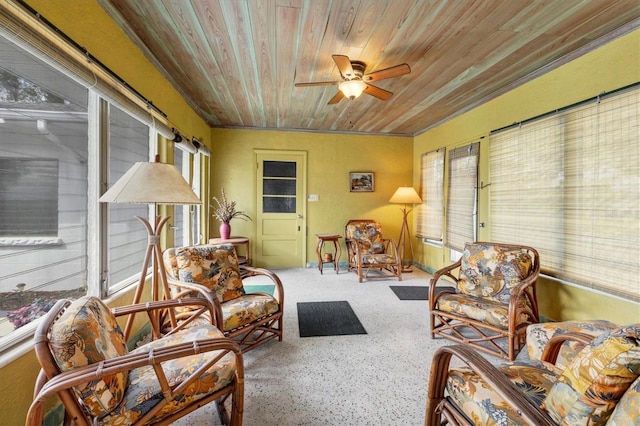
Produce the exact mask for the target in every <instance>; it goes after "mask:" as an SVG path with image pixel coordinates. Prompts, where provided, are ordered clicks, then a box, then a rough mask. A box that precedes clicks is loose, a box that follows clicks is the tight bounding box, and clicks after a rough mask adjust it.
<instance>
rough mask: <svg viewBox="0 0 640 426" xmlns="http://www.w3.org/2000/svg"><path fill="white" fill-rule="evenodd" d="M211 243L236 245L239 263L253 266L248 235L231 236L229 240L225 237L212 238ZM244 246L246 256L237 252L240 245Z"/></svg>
mask: <svg viewBox="0 0 640 426" xmlns="http://www.w3.org/2000/svg"><path fill="white" fill-rule="evenodd" d="M209 244H232V245H233V246H234V247H236V254H237V255H238V265H247V266H251V247H250V246H249V238H247V237H231V238H229V239H228V240H225V239H224V238H210V239H209ZM240 246H244V256H240V254H239V253H238V252H237V250H238V247H240Z"/></svg>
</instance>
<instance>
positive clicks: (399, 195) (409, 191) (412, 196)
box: [389, 186, 422, 204]
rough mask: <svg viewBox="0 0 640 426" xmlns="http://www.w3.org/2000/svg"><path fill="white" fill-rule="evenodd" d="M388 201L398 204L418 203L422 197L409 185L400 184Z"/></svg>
mask: <svg viewBox="0 0 640 426" xmlns="http://www.w3.org/2000/svg"><path fill="white" fill-rule="evenodd" d="M389 202H390V203H398V204H418V203H421V202H422V199H421V198H420V196H419V195H418V193H417V192H416V190H415V189H413V187H411V186H401V187H400V188H398V189H397V190H396V192H395V193H394V194H393V195H392V196H391V198H390V199H389Z"/></svg>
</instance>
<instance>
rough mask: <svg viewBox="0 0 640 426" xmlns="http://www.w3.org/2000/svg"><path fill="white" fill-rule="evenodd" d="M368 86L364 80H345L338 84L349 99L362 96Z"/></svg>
mask: <svg viewBox="0 0 640 426" xmlns="http://www.w3.org/2000/svg"><path fill="white" fill-rule="evenodd" d="M366 87H367V85H366V83H365V82H364V81H362V80H348V81H343V82H342V83H340V84H339V85H338V89H340V91H341V92H342V93H343V94H344V95H345V96H346V97H347V98H349V99H355V98H357V97H358V96H360V95H361V94H362V91H363V90H364V89H365V88H366Z"/></svg>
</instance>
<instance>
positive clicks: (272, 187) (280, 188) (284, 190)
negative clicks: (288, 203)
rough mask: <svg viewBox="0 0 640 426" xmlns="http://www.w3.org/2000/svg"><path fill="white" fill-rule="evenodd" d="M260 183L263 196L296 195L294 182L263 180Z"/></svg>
mask: <svg viewBox="0 0 640 426" xmlns="http://www.w3.org/2000/svg"><path fill="white" fill-rule="evenodd" d="M262 182H263V185H264V187H263V194H265V195H296V181H295V180H276V179H264V180H263V181H262Z"/></svg>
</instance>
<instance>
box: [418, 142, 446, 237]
mask: <svg viewBox="0 0 640 426" xmlns="http://www.w3.org/2000/svg"><path fill="white" fill-rule="evenodd" d="M444 153H445V150H444V148H441V149H438V150H436V151H431V152H428V153H426V154H422V155H421V156H420V198H422V204H421V205H420V206H418V209H417V236H418V237H419V238H423V240H424V241H425V242H431V243H435V244H442V221H443V218H444Z"/></svg>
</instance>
